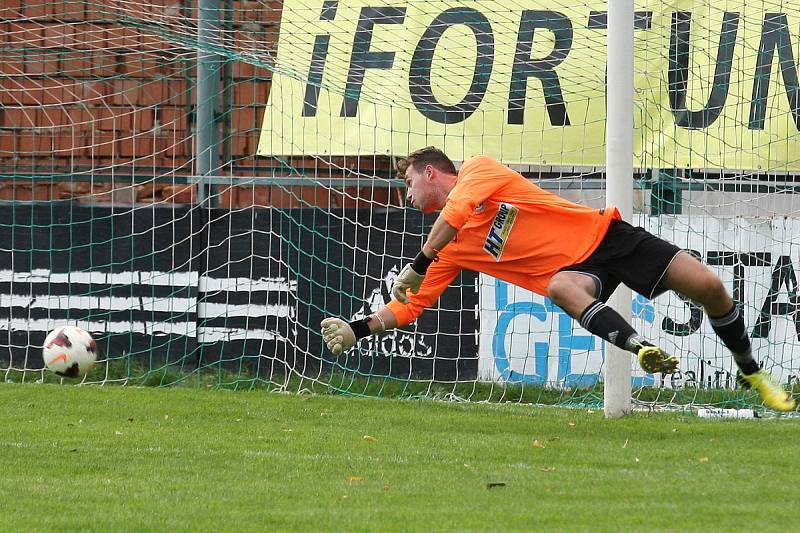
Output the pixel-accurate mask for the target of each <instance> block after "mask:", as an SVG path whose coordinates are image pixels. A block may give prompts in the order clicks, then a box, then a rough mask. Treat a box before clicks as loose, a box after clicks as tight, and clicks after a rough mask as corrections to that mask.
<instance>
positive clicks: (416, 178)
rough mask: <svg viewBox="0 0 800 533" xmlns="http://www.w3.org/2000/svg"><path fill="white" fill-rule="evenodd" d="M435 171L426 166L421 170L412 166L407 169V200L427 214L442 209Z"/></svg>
mask: <svg viewBox="0 0 800 533" xmlns="http://www.w3.org/2000/svg"><path fill="white" fill-rule="evenodd" d="M433 174H434V169H433V168H432V167H431V165H425V166H424V167H423V168H422V169H421V170H417V169H415V168H414V167H412V166H409V167H408V168H407V169H406V200H407V201H408V203H410V204H411V205H413V206H414V207H416V208H417V209H419V210H420V211H422V212H423V213H425V214H428V213H433V212H434V211H436V210H437V209H439V208H441V207H442V205H441V199H440V196H441V195H440V194H439V192H440V191H439V188H438V187H437V181H436V180H435V179H434V175H433Z"/></svg>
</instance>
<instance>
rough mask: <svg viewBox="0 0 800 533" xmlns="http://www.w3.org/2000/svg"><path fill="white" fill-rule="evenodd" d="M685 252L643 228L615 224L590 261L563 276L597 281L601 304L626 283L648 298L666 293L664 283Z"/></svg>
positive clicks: (597, 292) (623, 222) (618, 222)
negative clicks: (666, 274)
mask: <svg viewBox="0 0 800 533" xmlns="http://www.w3.org/2000/svg"><path fill="white" fill-rule="evenodd" d="M681 251H682V250H681V249H680V248H678V247H677V246H675V245H674V244H672V243H670V242H667V241H665V240H664V239H660V238H658V237H656V236H655V235H653V234H652V233H649V232H648V231H647V230H645V229H644V228H641V227H633V226H631V225H630V224H628V223H627V222H625V221H623V220H612V221H611V225H610V226H609V227H608V232H607V233H606V235H605V237H603V240H602V241H600V245H599V246H598V247H597V249H596V250H595V251H594V252H592V255H590V256H589V258H588V259H587V260H586V261H583V262H582V263H577V264H574V265H570V266H568V267H565V268H562V269H561V270H560V272H580V273H582V274H586V275H587V276H590V277H591V278H592V279H594V281H595V285H596V286H597V291H596V293H595V295H596V296H597V299H598V300H601V301H603V302H605V301H608V298H609V297H610V296H611V294H612V293H613V292H614V289H616V288H617V285H619V284H620V283H624V284H625V285H627V286H628V287H630V288H631V289H632V290H634V291H636V292H638V293H639V294H641V295H642V296H646V297H647V298H655V297H656V296H658V295H659V294H661V293H663V292H664V291H666V289H665V288H663V287H661V279H662V278H663V277H664V274H665V273H666V272H667V268H669V265H670V264H672V261H673V260H674V259H675V257H676V256H677V255H678V254H679V253H680V252H681Z"/></svg>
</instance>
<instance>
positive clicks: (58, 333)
mask: <svg viewBox="0 0 800 533" xmlns="http://www.w3.org/2000/svg"><path fill="white" fill-rule="evenodd" d="M42 357H43V358H44V364H45V365H46V366H47V368H48V369H49V370H52V371H53V372H55V373H56V374H58V375H59V376H64V377H69V378H77V377H80V376H84V375H86V373H87V372H89V371H90V370H91V369H92V368H93V367H94V363H95V361H97V343H96V342H95V340H94V339H93V338H92V336H91V335H90V334H89V333H87V332H86V331H85V330H83V329H81V328H79V327H77V326H63V327H60V328H56V329H54V330H53V331H51V332H50V333H48V334H47V337H46V338H45V339H44V347H43V348H42Z"/></svg>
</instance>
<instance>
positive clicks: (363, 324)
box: [348, 316, 372, 340]
mask: <svg viewBox="0 0 800 533" xmlns="http://www.w3.org/2000/svg"><path fill="white" fill-rule="evenodd" d="M348 326H350V329H352V330H353V333H354V334H355V336H356V340H358V339H363V338H364V337H369V336H370V335H372V330H371V329H369V316H365V317H364V318H359V319H358V320H353V321H352V322H350V323H348Z"/></svg>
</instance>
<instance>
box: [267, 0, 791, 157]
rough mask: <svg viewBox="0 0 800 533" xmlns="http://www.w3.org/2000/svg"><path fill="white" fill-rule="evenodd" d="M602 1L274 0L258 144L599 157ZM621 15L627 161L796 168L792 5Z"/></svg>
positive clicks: (288, 150) (657, 4) (681, 1)
mask: <svg viewBox="0 0 800 533" xmlns="http://www.w3.org/2000/svg"><path fill="white" fill-rule="evenodd" d="M606 9H607V2H605V1H595V0H589V1H586V2H582V3H578V2H574V3H570V2H567V1H561V2H547V1H544V0H538V1H536V0H517V1H508V0H502V1H500V0H494V1H488V0H476V1H469V2H467V1H462V2H454V1H408V0H407V1H393V2H386V3H385V5H383V4H382V3H381V2H375V1H372V0H370V1H365V0H342V1H325V0H317V1H309V0H285V1H284V3H283V13H282V17H281V26H280V37H279V42H278V49H277V57H276V67H275V74H274V78H273V83H272V88H271V92H270V95H269V102H268V104H267V109H266V112H265V115H264V122H263V128H262V132H261V138H260V141H259V147H258V154H259V155H264V156H269V155H317V156H335V155H397V156H402V155H405V154H407V153H408V152H409V151H412V150H414V149H417V148H420V147H422V146H427V145H435V146H438V147H440V148H442V149H444V150H445V152H447V153H448V155H450V157H451V158H453V159H454V160H462V159H465V158H468V157H470V156H472V155H476V154H488V155H491V156H493V157H495V158H497V159H499V160H501V161H503V162H505V163H509V164H510V163H521V164H534V165H552V166H603V165H604V160H605V115H606V112H605V111H606V110H605V94H606V37H607V16H606V14H607V11H606ZM634 26H635V45H634V47H635V52H634V54H635V66H634V70H635V96H634V105H635V120H634V124H633V127H634V145H635V146H634V151H635V153H634V156H633V157H634V165H635V166H637V167H640V168H725V169H734V170H741V169H746V170H767V169H769V170H771V171H775V172H781V171H795V170H800V156H798V153H800V137H799V136H798V130H799V129H800V128H799V126H800V117H799V115H800V85H799V84H798V73H797V70H798V67H797V62H798V60H800V53H798V50H800V0H791V1H787V2H769V1H767V2H753V3H750V4H748V3H746V2H744V1H737V2H734V1H724V0H722V1H717V2H708V1H704V2H692V1H688V0H674V1H672V2H661V1H649V2H638V3H637V5H636V13H635V22H634ZM608 90H612V91H613V90H614V87H613V86H612V87H609V88H608ZM612 120H613V118H612Z"/></svg>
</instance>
